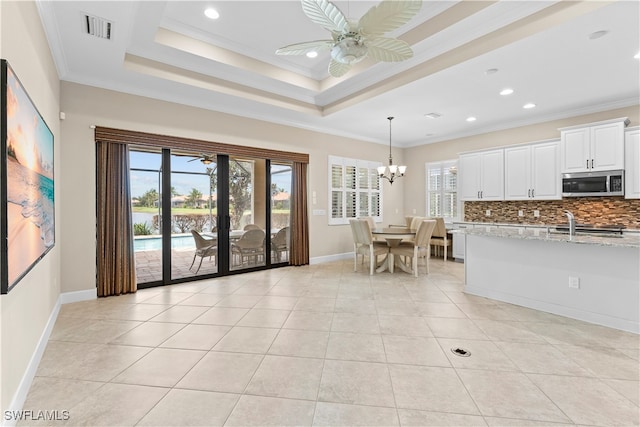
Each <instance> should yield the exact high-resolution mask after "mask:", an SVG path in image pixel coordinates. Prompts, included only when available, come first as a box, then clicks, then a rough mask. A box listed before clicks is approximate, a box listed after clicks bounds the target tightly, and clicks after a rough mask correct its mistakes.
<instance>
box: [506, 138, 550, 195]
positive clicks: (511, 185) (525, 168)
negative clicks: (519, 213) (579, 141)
mask: <svg viewBox="0 0 640 427" xmlns="http://www.w3.org/2000/svg"><path fill="white" fill-rule="evenodd" d="M559 154H560V144H559V141H551V142H544V143H537V144H529V145H521V146H516V147H509V148H505V150H504V162H505V167H504V168H505V169H504V171H505V178H504V199H505V200H530V199H532V200H557V199H560V198H562V191H561V179H560V155H559Z"/></svg>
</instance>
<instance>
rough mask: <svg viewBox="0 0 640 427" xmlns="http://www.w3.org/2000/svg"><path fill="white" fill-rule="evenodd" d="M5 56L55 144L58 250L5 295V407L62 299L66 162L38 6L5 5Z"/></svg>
mask: <svg viewBox="0 0 640 427" xmlns="http://www.w3.org/2000/svg"><path fill="white" fill-rule="evenodd" d="M0 11H1V13H0V19H1V21H0V28H1V30H0V53H1V54H2V58H4V59H7V60H8V61H9V63H10V64H11V66H12V68H13V70H14V71H15V73H16V75H17V76H18V78H19V79H20V81H21V82H22V84H23V85H24V87H25V88H26V90H27V92H28V93H29V96H30V97H31V99H32V100H33V102H34V103H35V104H36V106H37V107H38V110H39V111H40V114H42V116H43V117H44V120H45V121H46V122H47V124H48V125H49V127H50V128H51V131H52V132H53V134H54V140H55V152H54V156H55V165H54V168H55V185H56V192H55V200H56V246H55V247H54V248H53V250H51V251H50V252H49V253H48V254H47V255H46V256H45V257H44V258H43V259H42V261H40V262H39V263H38V264H37V265H36V266H35V268H33V270H31V271H30V272H29V274H27V276H25V277H24V278H23V279H22V280H21V281H20V282H19V283H18V284H17V285H16V286H15V287H14V288H13V289H12V290H11V292H10V293H9V294H7V295H2V296H0V331H1V332H0V333H1V335H0V366H1V368H0V369H1V370H0V384H1V387H0V389H1V392H0V393H1V396H0V406H1V407H2V409H3V410H4V409H6V408H8V407H9V405H10V404H11V402H12V401H13V399H14V398H15V395H16V391H17V390H18V386H19V385H20V381H21V380H22V378H23V376H24V374H25V372H26V369H27V366H28V364H29V361H30V359H31V357H32V355H33V354H34V350H35V349H36V346H37V344H38V342H39V340H40V337H41V336H42V333H43V332H44V330H45V327H46V325H47V321H48V320H49V317H50V315H51V313H52V311H53V308H54V307H55V304H56V301H57V299H58V296H59V295H60V268H59V265H60V253H61V250H62V247H63V245H64V236H63V235H62V230H63V228H62V227H61V222H62V221H61V220H62V217H61V212H60V206H61V204H62V203H63V200H62V198H61V197H60V188H61V187H62V184H63V181H62V180H61V175H62V174H61V159H60V147H61V145H63V141H61V138H60V130H59V127H60V126H59V120H58V111H59V110H58V108H59V104H60V84H59V80H58V75H57V72H56V68H55V65H54V63H53V59H52V57H51V54H50V51H49V47H48V44H47V40H46V37H45V35H44V31H43V29H42V26H41V24H40V17H39V15H38V11H37V9H36V6H35V4H34V3H33V2H21V1H18V2H11V1H2V2H0Z"/></svg>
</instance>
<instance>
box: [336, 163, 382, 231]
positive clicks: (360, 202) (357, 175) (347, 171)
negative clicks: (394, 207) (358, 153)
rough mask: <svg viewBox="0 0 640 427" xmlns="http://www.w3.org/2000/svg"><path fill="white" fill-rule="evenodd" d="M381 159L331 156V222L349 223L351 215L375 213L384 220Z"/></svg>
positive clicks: (357, 216)
mask: <svg viewBox="0 0 640 427" xmlns="http://www.w3.org/2000/svg"><path fill="white" fill-rule="evenodd" d="M380 165H381V164H380V163H379V162H369V161H366V160H357V159H348V158H344V157H336V156H329V171H330V174H329V194H330V195H331V197H330V199H329V211H330V212H331V215H330V217H329V225H338V224H348V223H349V219H352V218H359V217H364V216H371V217H373V218H374V219H375V221H376V222H381V221H382V190H381V185H380V178H379V177H378V172H377V169H376V168H377V167H378V166H380Z"/></svg>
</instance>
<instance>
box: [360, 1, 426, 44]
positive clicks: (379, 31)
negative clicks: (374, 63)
mask: <svg viewBox="0 0 640 427" xmlns="http://www.w3.org/2000/svg"><path fill="white" fill-rule="evenodd" d="M421 7H422V0H410V1H397V0H383V1H382V2H381V3H380V4H378V5H377V6H373V7H372V8H371V9H369V11H368V12H367V13H365V14H364V16H363V17H362V18H360V22H359V26H360V30H361V32H362V34H363V35H365V36H381V35H383V34H385V33H388V32H389V31H393V30H395V29H397V28H400V27H401V26H403V25H404V24H406V23H407V22H409V20H410V19H411V18H413V17H414V16H415V14H416V13H418V12H419V11H420V8H421Z"/></svg>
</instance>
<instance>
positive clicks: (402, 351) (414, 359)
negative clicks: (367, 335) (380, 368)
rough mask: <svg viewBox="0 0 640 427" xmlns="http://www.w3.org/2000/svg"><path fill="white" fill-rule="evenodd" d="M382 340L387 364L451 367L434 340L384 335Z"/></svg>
mask: <svg viewBox="0 0 640 427" xmlns="http://www.w3.org/2000/svg"><path fill="white" fill-rule="evenodd" d="M382 340H383V342H384V351H385V353H386V354H387V362H388V363H398V364H406V365H425V366H446V367H451V363H449V360H448V359H447V357H446V356H445V355H444V353H443V352H442V349H441V348H440V345H439V344H438V341H436V339H435V338H426V337H403V336H397V335H384V336H383V337H382Z"/></svg>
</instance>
